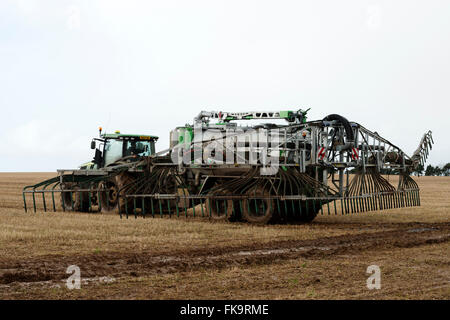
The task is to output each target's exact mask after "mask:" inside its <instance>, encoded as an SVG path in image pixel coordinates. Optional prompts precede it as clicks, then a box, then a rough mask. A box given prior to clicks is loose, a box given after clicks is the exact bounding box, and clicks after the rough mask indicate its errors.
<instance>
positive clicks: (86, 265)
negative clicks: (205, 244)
mask: <svg viewBox="0 0 450 320" xmlns="http://www.w3.org/2000/svg"><path fill="white" fill-rule="evenodd" d="M363 226H364V224H363ZM448 241H450V223H447V222H446V223H412V224H405V225H401V226H398V225H397V226H396V228H395V229H391V230H384V231H371V232H367V233H360V234H351V235H341V236H334V237H323V238H319V239H311V240H285V241H272V242H269V243H263V244H250V245H244V246H240V247H236V246H234V247H233V246H230V247H224V248H219V247H216V248H214V247H213V248H207V249H206V248H205V249H192V250H187V251H186V250H184V251H171V252H166V253H162V254H161V253H158V254H155V253H149V252H130V253H126V252H125V253H124V252H112V253H100V254H88V255H80V256H77V257H70V256H44V257H37V258H32V259H27V260H16V261H0V285H2V286H5V285H14V284H17V283H19V284H21V283H22V284H23V283H38V282H45V281H50V282H51V281H61V280H64V279H67V277H68V276H69V275H68V274H66V268H67V267H68V266H69V265H78V266H80V269H81V275H82V278H91V279H92V278H98V277H111V276H112V277H116V278H120V277H123V276H125V275H129V276H136V277H137V276H148V275H156V274H167V273H176V272H185V271H193V270H200V269H208V268H224V267H230V266H243V265H258V264H270V263H272V262H274V261H277V260H278V261H280V260H287V259H294V258H300V257H303V258H324V257H330V256H333V255H340V254H347V255H348V254H357V253H359V252H361V251H376V250H385V249H390V248H412V247H418V246H424V245H430V244H435V243H444V242H448Z"/></svg>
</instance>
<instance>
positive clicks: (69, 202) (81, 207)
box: [61, 186, 89, 212]
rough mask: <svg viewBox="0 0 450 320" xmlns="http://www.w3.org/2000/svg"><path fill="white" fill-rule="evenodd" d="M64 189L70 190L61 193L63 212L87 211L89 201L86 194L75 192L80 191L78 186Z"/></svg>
mask: <svg viewBox="0 0 450 320" xmlns="http://www.w3.org/2000/svg"><path fill="white" fill-rule="evenodd" d="M64 189H67V190H71V191H63V192H61V206H62V207H63V208H64V209H65V211H78V212H87V211H89V199H88V194H87V192H79V191H77V190H79V189H80V187H78V186H74V187H68V186H66V187H65V188H64ZM64 189H63V190H64Z"/></svg>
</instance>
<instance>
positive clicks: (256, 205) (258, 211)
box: [242, 189, 274, 224]
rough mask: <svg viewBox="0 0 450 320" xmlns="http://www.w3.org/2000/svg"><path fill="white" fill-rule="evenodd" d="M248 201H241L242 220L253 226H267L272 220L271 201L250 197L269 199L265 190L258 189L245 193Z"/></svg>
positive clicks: (272, 208)
mask: <svg viewBox="0 0 450 320" xmlns="http://www.w3.org/2000/svg"><path fill="white" fill-rule="evenodd" d="M247 195H248V196H249V199H245V200H244V201H242V218H243V219H244V220H245V221H247V222H250V223H254V224H267V223H269V222H270V221H271V220H272V218H273V215H274V214H273V213H274V201H273V200H272V199H268V198H266V199H252V197H260V198H262V197H269V196H270V193H269V192H268V191H266V190H262V189H258V190H256V192H255V191H249V192H247Z"/></svg>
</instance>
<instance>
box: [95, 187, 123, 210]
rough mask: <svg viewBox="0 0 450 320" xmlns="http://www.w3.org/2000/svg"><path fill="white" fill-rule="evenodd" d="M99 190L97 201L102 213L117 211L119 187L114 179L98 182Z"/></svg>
mask: <svg viewBox="0 0 450 320" xmlns="http://www.w3.org/2000/svg"><path fill="white" fill-rule="evenodd" d="M99 189H101V190H102V191H100V194H99V199H98V201H99V203H100V206H101V211H102V213H107V214H111V213H117V202H118V196H119V189H118V188H117V184H116V182H115V181H114V180H108V181H103V182H101V183H100V184H99Z"/></svg>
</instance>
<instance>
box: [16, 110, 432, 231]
mask: <svg viewBox="0 0 450 320" xmlns="http://www.w3.org/2000/svg"><path fill="white" fill-rule="evenodd" d="M307 111H308V110H306V111H304V110H299V111H274V112H267V111H264V112H263V111H261V112H201V113H200V114H199V115H198V116H197V117H196V118H195V119H194V121H193V123H192V124H188V125H186V126H183V127H178V128H176V129H174V130H173V131H172V132H171V134H170V138H171V139H170V140H171V143H170V148H169V149H167V150H164V151H161V152H158V153H155V152H154V141H155V140H156V139H155V138H151V137H150V138H149V140H146V141H149V142H150V143H153V144H149V145H148V146H149V149H148V150H151V152H149V153H145V154H144V153H139V154H138V155H136V154H133V157H132V158H131V159H132V160H133V161H130V158H129V156H126V154H125V153H124V154H123V156H124V157H122V158H118V159H115V161H114V162H112V163H111V164H110V165H109V166H108V165H106V166H105V165H100V166H98V167H97V168H96V169H95V170H89V169H83V170H72V171H70V172H67V171H61V170H60V171H58V172H59V175H58V177H56V178H54V179H51V180H48V181H45V182H43V183H41V184H38V185H35V186H30V187H27V188H26V189H24V204H25V209H26V201H25V199H26V198H25V194H26V193H32V196H33V206H34V208H36V202H35V194H36V193H42V199H43V202H44V210H45V209H46V204H45V193H46V192H51V194H52V201H53V209H54V210H56V208H55V201H54V193H55V192H60V193H61V199H62V208H63V209H65V210H67V208H69V209H70V210H78V211H99V210H103V209H104V208H106V209H104V210H103V211H105V210H106V211H111V210H116V211H118V213H119V214H120V215H121V216H122V215H125V216H126V217H128V216H129V215H134V216H135V217H137V216H143V217H146V216H151V217H155V216H165V215H168V216H177V217H178V216H185V217H188V216H193V217H195V216H200V217H208V218H210V219H212V220H223V221H239V220H244V221H247V222H250V223H257V224H264V223H270V222H296V221H297V222H310V221H312V220H313V219H314V218H315V217H316V216H317V214H318V213H319V212H320V213H322V214H324V213H327V214H338V213H340V214H348V213H358V212H366V211H375V210H384V209H392V208H403V207H411V206H419V205H420V197H419V187H418V185H417V184H416V182H415V181H414V180H413V179H412V178H411V177H410V174H411V172H413V171H414V170H415V169H416V168H417V167H418V166H419V165H424V163H425V161H426V159H427V157H428V154H429V150H430V149H431V146H432V144H433V140H432V136H431V131H429V132H427V133H426V134H425V135H424V136H423V138H422V140H421V142H420V145H419V148H418V149H417V150H416V151H415V152H414V154H413V155H412V156H411V157H408V156H407V155H406V154H405V153H404V152H403V151H402V150H401V149H400V148H398V147H397V146H395V145H394V144H392V143H391V142H389V141H388V140H386V139H384V138H382V137H381V136H379V135H378V133H376V132H372V131H370V130H368V129H366V128H364V127H363V126H361V125H360V124H358V123H354V122H349V121H348V120H347V119H346V118H344V117H342V116H340V115H337V114H332V115H329V116H327V117H325V118H324V119H322V120H316V121H307V117H306V115H307ZM280 119H282V120H285V121H284V122H283V123H281V122H280ZM250 120H252V121H250ZM255 120H259V122H262V123H259V124H253V122H255ZM267 120H273V121H272V122H274V121H277V123H272V122H269V121H267ZM245 123H247V125H246V124H245ZM104 139H105V137H104ZM124 139H125V138H124ZM136 141H138V142H142V141H140V140H139V139H138V140H136ZM105 144H106V142H105ZM123 148H124V149H123V150H125V147H123ZM104 152H106V149H105V151H104ZM96 163H99V161H97V162H96ZM100 163H101V162H100ZM386 170H391V171H394V172H395V173H396V174H398V175H399V182H398V185H397V187H394V186H393V185H391V184H390V182H389V181H388V180H387V179H385V178H384V177H383V176H382V173H383V172H385V171H386ZM91 173H92V174H91ZM48 187H50V190H48ZM46 188H47V189H46ZM99 199H100V200H99Z"/></svg>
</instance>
